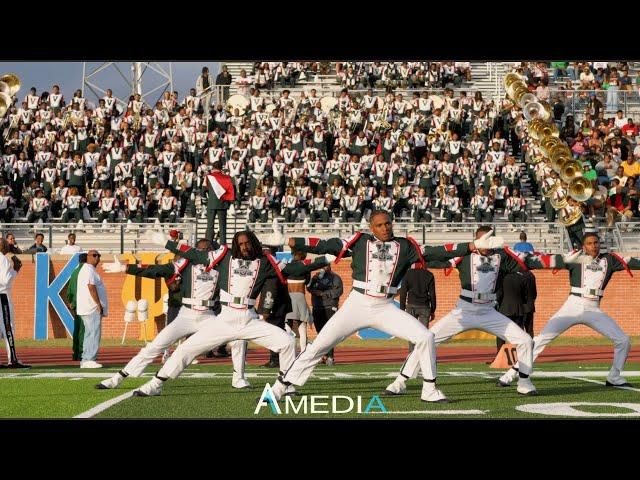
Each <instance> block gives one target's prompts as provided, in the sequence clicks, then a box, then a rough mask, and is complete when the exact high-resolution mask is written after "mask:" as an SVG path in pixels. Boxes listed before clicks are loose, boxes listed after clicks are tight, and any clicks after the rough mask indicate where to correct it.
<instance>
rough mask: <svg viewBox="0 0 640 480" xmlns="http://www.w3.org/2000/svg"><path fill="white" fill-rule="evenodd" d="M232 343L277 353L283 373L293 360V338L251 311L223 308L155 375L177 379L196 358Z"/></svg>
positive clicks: (206, 321)
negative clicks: (243, 342)
mask: <svg viewBox="0 0 640 480" xmlns="http://www.w3.org/2000/svg"><path fill="white" fill-rule="evenodd" d="M176 320H177V319H176ZM176 320H174V321H173V322H172V324H173V323H175V322H176ZM234 340H251V341H254V342H255V343H257V344H258V345H260V346H261V347H265V348H267V349H269V350H272V351H274V352H279V354H280V366H281V367H282V368H283V370H284V369H285V368H287V367H289V365H291V362H293V359H294V357H295V339H294V338H293V337H291V336H290V335H288V334H287V333H286V332H285V331H284V330H282V329H281V328H278V327H276V326H275V325H271V324H270V323H267V322H265V321H263V320H260V319H259V316H258V314H257V313H256V311H255V310H254V309H253V308H251V309H246V310H240V309H235V308H231V307H227V306H223V307H222V312H221V313H220V315H218V316H217V317H216V316H213V315H212V316H209V318H207V319H206V320H204V321H203V323H202V325H200V328H199V329H198V331H197V332H196V333H194V334H193V335H191V336H190V337H189V338H188V339H187V340H186V341H185V342H183V343H182V344H181V345H180V346H179V347H178V348H176V351H175V352H173V355H171V357H169V359H168V360H167V361H166V362H165V364H164V366H163V367H162V368H161V369H160V371H159V372H158V373H157V376H158V377H161V378H177V377H178V376H179V375H180V374H181V373H182V371H183V370H184V369H185V368H187V367H188V366H189V365H190V364H191V362H192V361H193V359H194V358H196V357H197V356H198V355H200V354H201V353H204V352H206V351H208V350H213V349H214V348H216V347H218V346H220V345H224V344H225V343H229V342H232V341H234ZM243 363H244V362H243ZM234 369H235V365H234ZM242 373H243V374H244V372H242Z"/></svg>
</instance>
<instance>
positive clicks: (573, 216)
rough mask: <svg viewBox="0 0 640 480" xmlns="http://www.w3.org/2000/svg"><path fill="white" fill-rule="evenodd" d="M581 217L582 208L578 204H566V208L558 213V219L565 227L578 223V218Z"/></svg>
mask: <svg viewBox="0 0 640 480" xmlns="http://www.w3.org/2000/svg"><path fill="white" fill-rule="evenodd" d="M581 218H582V208H580V206H579V205H568V206H567V208H566V209H564V210H562V211H561V213H560V218H559V219H558V221H559V222H560V223H561V224H562V225H564V226H565V227H570V226H571V225H573V224H575V223H578V220H580V219H581Z"/></svg>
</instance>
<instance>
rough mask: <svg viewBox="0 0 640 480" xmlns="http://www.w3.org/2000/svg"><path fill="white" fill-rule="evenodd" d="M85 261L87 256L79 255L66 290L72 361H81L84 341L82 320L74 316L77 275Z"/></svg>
mask: <svg viewBox="0 0 640 480" xmlns="http://www.w3.org/2000/svg"><path fill="white" fill-rule="evenodd" d="M86 261H87V254H86V253H81V254H80V258H79V264H78V266H77V267H76V268H75V269H74V270H73V272H72V273H71V278H70V279H69V287H68V288H67V300H68V301H69V305H70V306H71V308H72V310H73V347H72V348H73V356H72V359H73V360H78V361H79V360H82V341H83V339H84V324H83V323H82V319H81V318H80V317H79V316H78V315H77V314H76V309H77V308H78V297H77V293H78V273H80V269H81V268H82V266H83V265H84V264H85V263H86Z"/></svg>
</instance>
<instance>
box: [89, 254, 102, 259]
mask: <svg viewBox="0 0 640 480" xmlns="http://www.w3.org/2000/svg"><path fill="white" fill-rule="evenodd" d="M91 256H92V257H96V258H100V257H101V256H102V255H100V254H99V253H92V254H91Z"/></svg>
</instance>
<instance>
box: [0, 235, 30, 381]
mask: <svg viewBox="0 0 640 480" xmlns="http://www.w3.org/2000/svg"><path fill="white" fill-rule="evenodd" d="M0 253H1V255H0V333H1V334H2V336H3V337H4V339H5V343H6V346H7V358H8V360H9V364H8V365H7V366H6V367H5V366H4V365H2V368H30V366H29V365H24V364H22V363H20V362H19V361H18V357H17V355H16V346H15V343H14V338H13V328H14V321H13V317H14V312H13V304H12V302H11V287H12V285H13V280H14V279H15V278H16V276H17V275H18V272H19V271H20V268H21V267H22V262H21V261H20V259H19V258H18V257H16V256H15V255H12V256H11V257H7V254H8V253H9V243H8V242H7V241H6V240H5V239H3V238H0Z"/></svg>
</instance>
